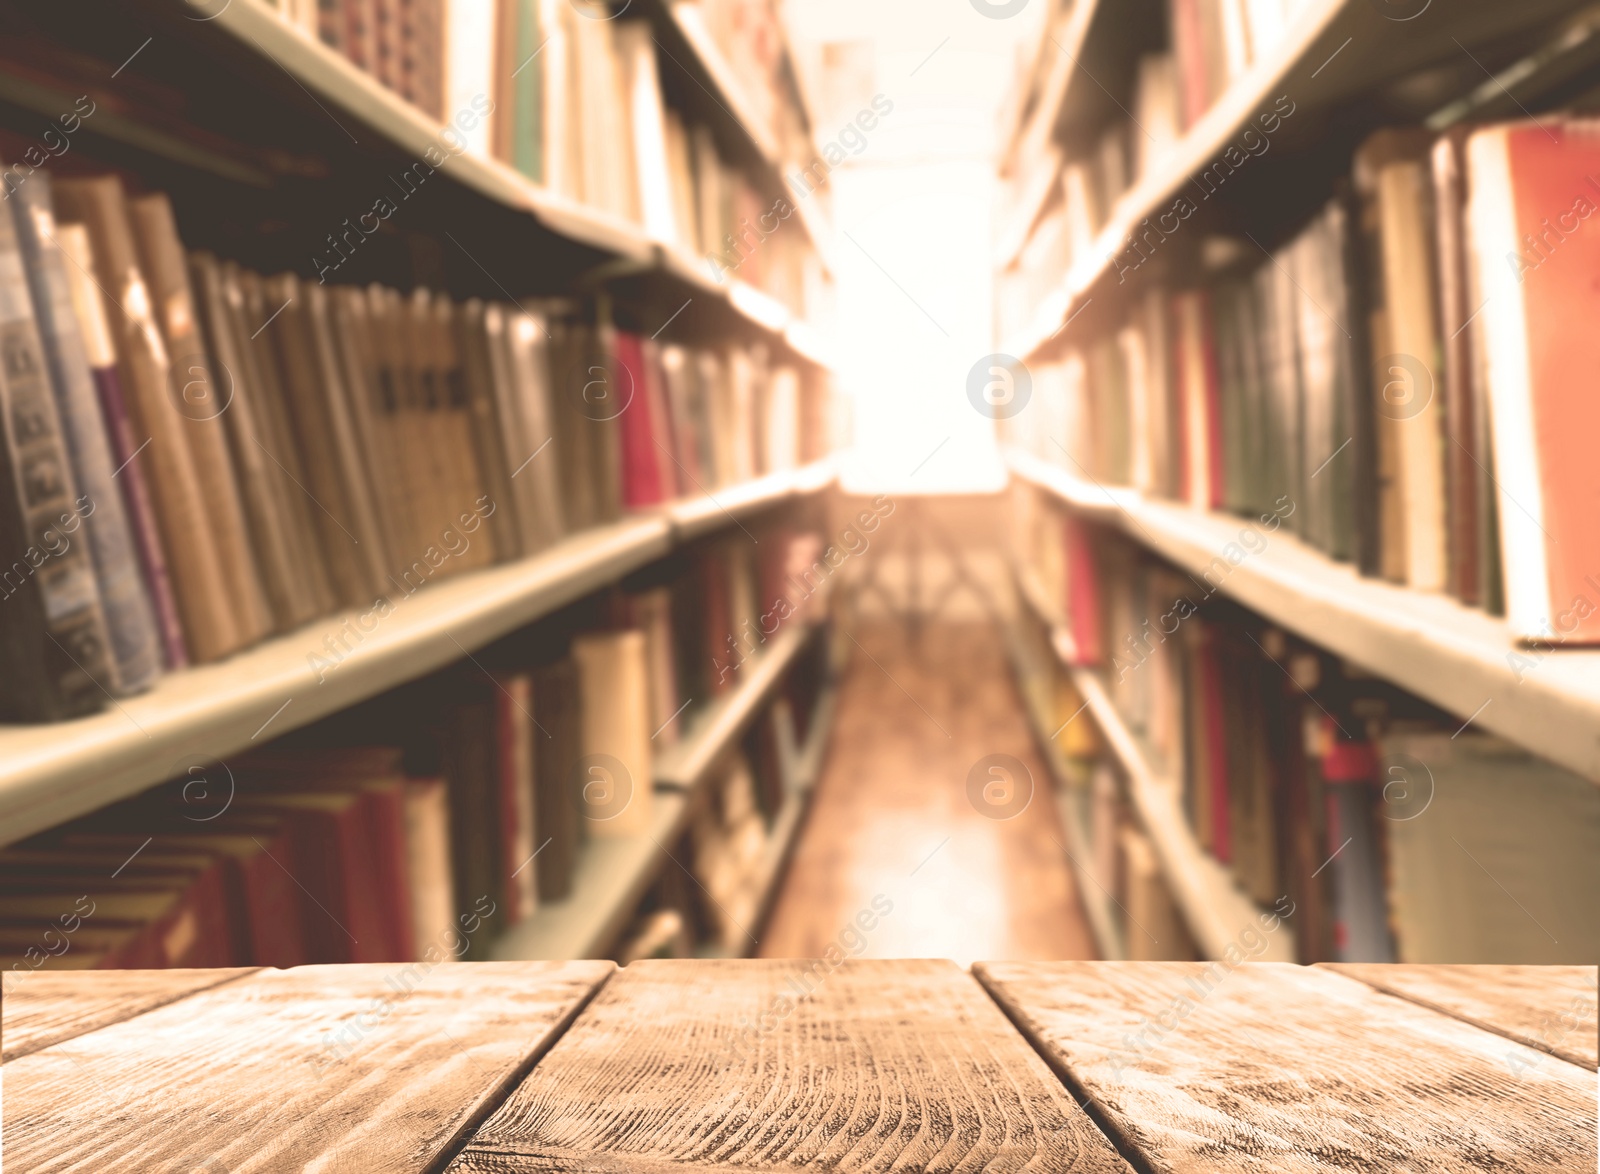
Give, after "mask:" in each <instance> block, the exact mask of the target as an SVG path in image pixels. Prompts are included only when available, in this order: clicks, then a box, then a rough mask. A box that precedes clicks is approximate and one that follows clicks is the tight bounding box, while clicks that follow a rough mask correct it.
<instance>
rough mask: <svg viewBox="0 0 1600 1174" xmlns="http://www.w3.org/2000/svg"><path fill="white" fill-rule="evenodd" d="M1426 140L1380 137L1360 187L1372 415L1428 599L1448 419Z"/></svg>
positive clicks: (1435, 568)
mask: <svg viewBox="0 0 1600 1174" xmlns="http://www.w3.org/2000/svg"><path fill="white" fill-rule="evenodd" d="M1428 151H1429V139H1428V137H1427V136H1426V135H1425V134H1420V133H1418V132H1414V131H1380V132H1378V133H1377V134H1376V135H1373V136H1372V137H1371V138H1370V139H1368V140H1367V141H1366V142H1365V143H1364V144H1363V145H1362V147H1361V149H1360V150H1359V151H1358V152H1357V154H1356V169H1355V174H1356V185H1357V188H1358V190H1359V191H1360V192H1361V194H1362V196H1363V197H1364V198H1365V199H1366V200H1367V201H1369V202H1370V203H1372V204H1373V205H1374V206H1375V208H1376V222H1375V227H1376V230H1377V239H1378V248H1377V261H1378V264H1379V268H1378V269H1377V271H1376V272H1377V274H1378V280H1379V281H1381V282H1382V284H1383V287H1384V290H1383V306H1384V331H1385V339H1386V342H1385V345H1384V346H1383V347H1382V348H1379V347H1378V346H1376V345H1375V346H1374V347H1373V356H1374V358H1375V359H1376V361H1377V364H1378V370H1377V371H1376V373H1375V378H1376V380H1377V383H1376V389H1377V394H1376V396H1375V407H1376V409H1377V411H1378V414H1379V416H1380V417H1381V418H1382V419H1381V421H1380V429H1382V427H1383V425H1384V424H1387V425H1388V428H1387V431H1388V433H1389V435H1390V437H1391V438H1392V441H1393V445H1394V455H1395V458H1396V471H1397V473H1398V476H1399V488H1400V493H1399V497H1400V509H1401V512H1402V514H1403V516H1404V527H1405V540H1404V547H1403V549H1404V555H1405V580H1404V581H1405V582H1406V583H1407V584H1408V585H1409V586H1412V587H1416V588H1420V589H1422V590H1425V591H1439V590H1443V589H1444V587H1445V583H1446V529H1445V457H1444V448H1443V446H1444V443H1445V441H1444V418H1445V411H1446V404H1445V402H1444V399H1445V397H1444V395H1443V391H1442V388H1440V387H1438V386H1437V385H1438V384H1440V383H1441V380H1440V378H1439V372H1440V371H1441V370H1442V364H1441V362H1440V353H1441V341H1442V340H1441V338H1440V333H1439V325H1438V316H1437V309H1436V301H1437V293H1436V290H1435V289H1434V272H1435V271H1434V257H1433V249H1434V243H1435V242H1434V229H1433V201H1432V186H1431V180H1430V176H1429V164H1428Z"/></svg>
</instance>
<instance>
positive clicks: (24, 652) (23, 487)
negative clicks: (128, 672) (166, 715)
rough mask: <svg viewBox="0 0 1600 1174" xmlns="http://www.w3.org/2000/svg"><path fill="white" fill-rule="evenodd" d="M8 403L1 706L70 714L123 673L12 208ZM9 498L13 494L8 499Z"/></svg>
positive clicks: (88, 706)
mask: <svg viewBox="0 0 1600 1174" xmlns="http://www.w3.org/2000/svg"><path fill="white" fill-rule="evenodd" d="M0 411H3V414H4V422H3V428H4V439H5V448H4V450H3V451H0V456H3V458H4V462H5V465H6V469H5V473H6V474H8V481H9V484H7V485H6V486H5V487H4V489H3V490H0V510H3V514H0V526H3V527H4V528H5V531H9V533H5V532H3V531H0V535H3V537H4V538H5V539H7V540H6V541H5V542H4V549H3V550H0V554H4V555H5V556H6V558H5V565H4V567H3V569H0V606H7V605H13V606H15V607H16V608H17V609H18V612H20V614H15V613H14V614H12V615H7V616H5V623H4V624H3V625H0V627H3V628H4V629H5V630H6V631H5V635H4V637H3V638H0V660H3V662H4V663H3V667H0V678H3V680H0V712H3V713H4V715H5V716H6V717H8V718H15V719H20V720H40V719H53V718H61V717H68V716H72V715H75V714H78V713H85V712H89V711H90V710H93V709H95V708H97V707H98V705H99V701H100V694H101V693H102V692H103V691H104V689H105V685H106V683H113V682H114V681H115V676H114V666H113V664H112V662H111V660H110V644H109V640H108V637H107V635H106V624H105V616H104V614H103V613H102V611H101V606H100V593H99V588H98V587H97V586H96V584H95V579H94V564H93V560H92V558H91V556H90V553H89V547H88V543H87V542H83V541H79V540H78V539H80V538H81V537H82V536H81V535H79V534H76V533H74V532H75V531H77V530H79V529H80V528H81V526H82V523H83V519H84V518H85V517H87V516H89V514H91V513H92V512H93V511H94V505H95V503H94V502H93V501H91V500H89V499H88V498H86V497H78V496H77V495H76V490H75V487H74V484H73V479H72V466H71V462H70V460H69V459H68V455H67V445H66V440H65V437H64V436H63V435H62V429H61V421H60V419H59V418H58V416H57V413H56V406H55V402H54V400H53V398H52V396H51V393H50V382H49V376H48V374H47V373H46V370H45V365H44V353H43V347H42V346H41V344H40V342H39V333H38V330H37V328H36V327H35V325H34V318H33V306H32V304H31V302H30V299H29V297H28V286H27V281H26V278H25V277H24V276H23V265H22V256H21V253H20V252H19V251H18V248H17V237H16V230H15V228H14V226H13V224H12V220H11V217H10V216H6V215H0ZM6 498H9V499H10V500H9V501H7V500H4V499H6Z"/></svg>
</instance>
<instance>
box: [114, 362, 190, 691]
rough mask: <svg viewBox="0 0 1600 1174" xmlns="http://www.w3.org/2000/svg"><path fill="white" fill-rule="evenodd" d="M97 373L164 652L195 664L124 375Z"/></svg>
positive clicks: (177, 661)
mask: <svg viewBox="0 0 1600 1174" xmlns="http://www.w3.org/2000/svg"><path fill="white" fill-rule="evenodd" d="M92 374H93V376H94V386H95V392H96V394H97V395H98V397H99V400H100V412H101V414H102V415H103V416H104V417H105V421H106V429H107V432H108V433H109V435H110V440H111V452H112V455H113V456H114V457H115V458H116V461H117V464H118V472H117V473H116V479H117V481H118V482H119V483H120V484H121V485H122V498H123V503H124V504H125V505H126V506H127V508H128V519H129V521H130V522H131V523H132V530H133V540H134V545H135V546H136V547H137V548H138V551H139V562H140V563H141V564H142V565H143V567H144V578H145V585H146V586H148V587H149V589H150V599H151V602H152V603H153V604H154V606H155V614H156V620H157V623H158V625H159V628H160V634H161V650H162V654H163V655H164V656H165V658H166V662H167V667H168V668H169V669H181V668H183V667H184V666H185V665H187V664H188V663H189V650H188V648H187V647H186V646H185V644H184V642H183V622H182V620H180V619H179V618H178V598H177V596H176V595H174V594H173V592H172V577H171V574H170V573H169V572H168V570H167V556H166V554H165V553H163V551H162V549H161V532H160V530H158V529H157V528H156V511H155V503H154V502H153V501H151V499H150V486H149V484H148V483H147V482H146V481H145V479H144V473H143V472H142V471H141V470H140V469H139V463H138V461H136V460H134V458H135V457H136V456H137V455H138V451H139V446H138V445H137V444H135V443H134V440H133V422H132V421H131V420H130V419H129V418H128V404H127V401H126V399H125V398H124V396H123V394H122V380H121V379H120V378H118V376H117V368H116V366H115V365H114V364H108V365H106V366H104V367H95V368H92Z"/></svg>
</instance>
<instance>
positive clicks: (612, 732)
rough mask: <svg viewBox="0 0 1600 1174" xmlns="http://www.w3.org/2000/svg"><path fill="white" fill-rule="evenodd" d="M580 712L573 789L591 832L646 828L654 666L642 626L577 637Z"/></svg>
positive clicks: (614, 832) (627, 833)
mask: <svg viewBox="0 0 1600 1174" xmlns="http://www.w3.org/2000/svg"><path fill="white" fill-rule="evenodd" d="M572 657H573V660H575V661H576V662H577V665H578V704H579V706H580V707H581V710H582V714H583V759H582V763H581V766H580V779H579V782H578V783H577V785H576V786H575V788H574V796H575V799H576V800H577V802H578V803H579V804H580V810H581V812H582V814H583V817H584V823H585V830H586V831H587V832H588V834H589V835H591V836H606V837H611V836H635V835H644V834H647V833H648V832H649V830H650V822H651V787H652V785H653V776H652V771H651V765H652V764H651V753H650V750H651V741H650V731H651V728H652V727H651V725H650V669H649V663H648V659H647V655H646V645H645V637H644V633H643V632H639V631H625V632H596V633H591V634H589V635H585V636H580V637H579V638H578V639H576V640H574V641H573V642H572Z"/></svg>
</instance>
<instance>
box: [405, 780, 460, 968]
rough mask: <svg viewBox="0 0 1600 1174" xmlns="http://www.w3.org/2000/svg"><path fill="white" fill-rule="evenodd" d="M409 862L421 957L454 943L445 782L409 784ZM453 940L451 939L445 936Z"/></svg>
mask: <svg viewBox="0 0 1600 1174" xmlns="http://www.w3.org/2000/svg"><path fill="white" fill-rule="evenodd" d="M405 787H406V794H405V817H406V863H407V875H408V879H409V881H410V886H411V918H412V920H411V940H412V941H413V942H414V943H416V947H417V952H418V957H422V958H426V957H427V950H428V947H429V946H434V947H435V948H448V947H449V943H450V941H452V940H454V936H453V934H451V931H452V930H454V929H455V917H456V904H455V887H454V885H453V883H452V880H451V873H450V790H449V787H448V786H446V784H445V781H444V779H442V778H431V779H407V780H406V784H405ZM447 935H449V936H447Z"/></svg>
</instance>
